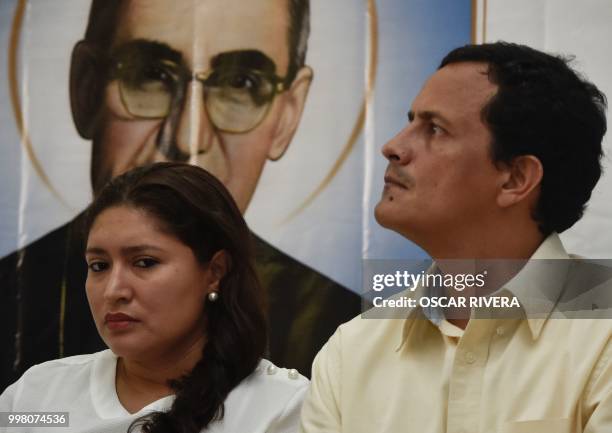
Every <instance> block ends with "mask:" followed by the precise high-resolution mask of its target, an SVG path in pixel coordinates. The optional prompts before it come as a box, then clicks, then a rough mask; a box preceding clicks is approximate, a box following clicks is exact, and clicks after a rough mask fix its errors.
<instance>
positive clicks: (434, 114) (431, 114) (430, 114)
mask: <svg viewBox="0 0 612 433" xmlns="http://www.w3.org/2000/svg"><path fill="white" fill-rule="evenodd" d="M415 117H418V118H419V119H423V120H433V119H437V120H440V121H442V123H445V124H447V125H450V124H451V122H450V121H449V120H448V119H447V118H446V117H445V116H443V115H442V114H441V113H440V112H439V111H435V110H425V111H419V112H417V113H415V112H414V111H413V110H410V111H409V112H408V120H409V121H411V122H412V121H413V120H414V118H415Z"/></svg>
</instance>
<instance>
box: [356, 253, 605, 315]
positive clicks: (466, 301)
mask: <svg viewBox="0 0 612 433" xmlns="http://www.w3.org/2000/svg"><path fill="white" fill-rule="evenodd" d="M362 296H363V304H362V307H363V308H362V317H364V318H405V317H407V315H408V314H410V312H411V311H413V310H415V309H420V310H422V311H423V312H424V313H425V316H426V317H430V318H431V317H432V316H433V317H444V318H448V319H450V318H453V319H468V318H549V317H550V318H573V319H580V318H612V260H586V259H574V258H572V259H563V260H559V259H556V260H552V259H533V260H438V261H436V262H433V261H432V260H402V261H399V260H364V265H363V278H362Z"/></svg>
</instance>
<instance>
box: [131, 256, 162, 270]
mask: <svg viewBox="0 0 612 433" xmlns="http://www.w3.org/2000/svg"><path fill="white" fill-rule="evenodd" d="M158 263H159V262H158V261H157V260H155V259H150V258H144V259H138V260H136V262H134V266H136V267H138V268H150V267H153V266H155V265H157V264H158Z"/></svg>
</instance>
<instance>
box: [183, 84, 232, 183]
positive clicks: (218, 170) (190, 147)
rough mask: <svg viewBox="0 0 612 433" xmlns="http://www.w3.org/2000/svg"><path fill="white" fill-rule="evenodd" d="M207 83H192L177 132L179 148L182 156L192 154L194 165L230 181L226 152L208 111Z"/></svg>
mask: <svg viewBox="0 0 612 433" xmlns="http://www.w3.org/2000/svg"><path fill="white" fill-rule="evenodd" d="M203 87H204V86H203V84H202V83H201V82H200V81H198V80H192V81H191V83H190V84H189V85H188V86H187V92H186V95H185V102H184V104H183V107H182V110H181V114H180V117H179V120H178V126H177V129H176V136H175V145H176V147H177V149H178V150H179V152H178V153H179V154H183V155H188V158H185V159H186V160H188V162H189V163H190V164H194V165H199V166H200V167H203V168H205V169H206V170H208V171H210V172H211V173H212V174H213V175H214V176H215V177H217V178H218V179H219V180H221V181H222V182H223V181H226V180H227V179H228V178H229V165H228V163H227V156H226V149H225V146H224V143H223V140H222V139H221V137H220V136H219V132H218V130H217V129H216V128H215V126H214V125H213V124H212V122H211V121H210V118H209V116H208V113H207V112H206V104H205V96H204V88H203Z"/></svg>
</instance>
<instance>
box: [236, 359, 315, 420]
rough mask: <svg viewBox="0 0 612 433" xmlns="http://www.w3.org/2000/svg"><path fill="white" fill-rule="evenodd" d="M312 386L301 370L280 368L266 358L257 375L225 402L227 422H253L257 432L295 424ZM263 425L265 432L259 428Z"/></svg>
mask: <svg viewBox="0 0 612 433" xmlns="http://www.w3.org/2000/svg"><path fill="white" fill-rule="evenodd" d="M308 383H309V381H308V379H306V378H305V377H304V376H302V375H301V374H300V373H298V371H297V370H293V369H287V368H282V367H277V366H276V365H274V364H273V363H272V362H270V361H268V360H266V359H262V360H261V361H260V362H259V365H258V366H257V368H256V369H255V370H254V371H253V373H251V374H250V375H249V376H248V377H247V378H246V379H244V380H243V381H242V382H241V383H240V385H238V386H237V387H236V388H234V390H233V391H232V392H231V393H230V394H229V396H228V397H227V399H226V400H225V409H226V412H227V416H226V418H225V419H226V420H227V421H226V422H228V423H230V424H231V421H229V419H238V420H239V419H243V420H246V419H248V420H252V422H253V423H254V424H253V425H252V427H253V429H252V430H253V431H269V430H270V426H272V425H275V424H277V423H289V424H292V423H293V424H295V423H296V422H297V421H296V420H298V419H299V411H300V408H301V406H302V401H303V400H304V397H305V395H306V391H307V390H308ZM259 424H261V426H260V427H261V430H258V428H255V426H256V425H259ZM296 425H297V424H296ZM264 426H267V427H266V428H264ZM234 427H236V428H237V427H238V426H234ZM230 430H231V429H230ZM230 430H228V431H230ZM270 431H276V430H274V429H272V430H270Z"/></svg>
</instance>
